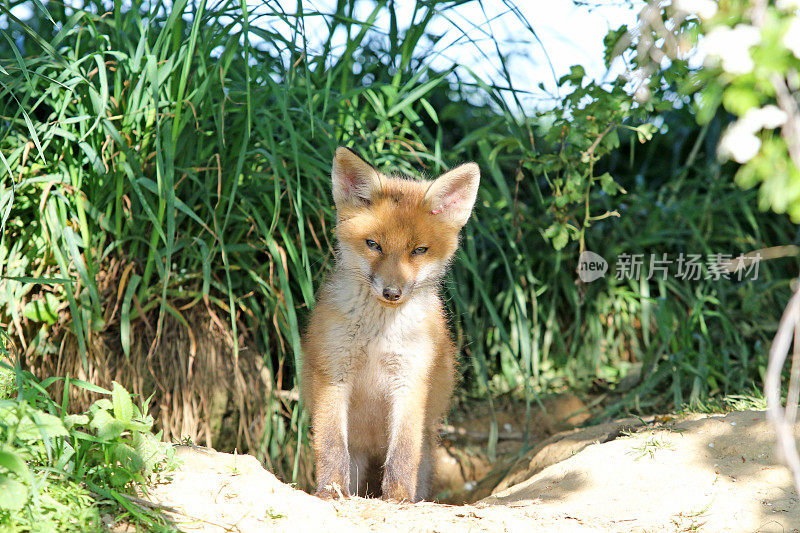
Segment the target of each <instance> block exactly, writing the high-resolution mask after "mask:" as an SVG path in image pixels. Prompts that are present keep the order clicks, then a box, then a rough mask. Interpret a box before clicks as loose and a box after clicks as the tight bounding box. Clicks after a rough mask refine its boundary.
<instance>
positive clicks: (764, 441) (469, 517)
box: [147, 411, 800, 533]
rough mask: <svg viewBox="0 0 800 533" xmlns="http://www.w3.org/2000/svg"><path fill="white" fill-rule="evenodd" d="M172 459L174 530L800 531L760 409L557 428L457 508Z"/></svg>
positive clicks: (211, 456)
mask: <svg viewBox="0 0 800 533" xmlns="http://www.w3.org/2000/svg"><path fill="white" fill-rule="evenodd" d="M798 429H800V425H799V426H798ZM177 456H178V457H179V458H180V459H181V460H182V465H181V466H180V467H179V468H178V470H176V471H175V472H174V473H173V475H172V480H171V481H170V482H168V483H165V484H161V485H158V486H155V487H153V488H152V489H151V490H150V491H149V493H148V495H147V498H148V499H149V500H150V501H152V502H153V503H154V504H156V505H159V506H162V507H164V508H165V509H166V511H167V514H168V515H169V516H171V518H173V519H174V520H175V522H176V524H177V525H178V527H180V529H182V530H184V531H208V532H222V531H241V532H250V531H253V532H255V531H265V530H270V531H306V530H308V531H392V532H395V533H396V532H398V531H442V532H449V531H465V530H466V531H537V530H541V531H548V532H550V531H570V532H571V531H620V532H622V531H624V532H629V531H634V532H645V531H647V532H662V531H663V532H678V531H725V532H739V531H741V532H753V531H763V532H781V533H791V532H794V533H800V501H799V500H798V496H797V493H796V491H795V490H794V488H793V487H792V482H791V477H790V475H789V473H788V471H787V470H786V468H784V467H783V466H781V465H779V464H778V460H777V457H776V453H775V441H774V434H773V431H772V428H771V426H769V424H768V423H767V421H766V419H765V415H764V413H763V412H761V411H740V412H733V413H728V414H727V415H690V416H688V417H684V418H682V419H680V420H678V419H676V418H674V417H652V418H650V419H647V420H638V419H630V420H619V421H616V422H612V423H608V424H603V425H599V426H593V427H589V428H585V429H578V430H572V431H567V432H562V433H558V434H556V435H554V436H552V437H550V438H549V439H546V440H545V441H544V442H542V443H541V444H539V445H538V446H536V447H535V448H534V449H533V450H531V451H530V452H529V453H528V454H526V455H525V456H524V457H522V458H521V459H516V460H508V461H501V462H500V463H499V464H498V465H497V466H495V467H494V468H493V469H491V470H489V469H488V466H487V465H484V467H483V468H482V472H480V473H482V474H484V475H486V476H487V477H486V479H489V478H491V480H490V481H483V482H478V483H476V484H475V487H470V488H472V490H471V491H463V490H462V491H461V492H460V493H458V491H456V494H457V496H458V498H461V499H462V500H465V501H470V500H474V499H475V498H481V499H479V500H478V501H476V502H474V503H470V504H465V505H448V504H442V503H432V502H421V503H417V504H408V503H393V502H385V501H381V500H376V499H363V498H348V499H338V500H333V501H323V500H320V499H318V498H316V497H314V496H311V495H309V494H307V493H305V492H302V491H300V490H297V489H295V488H293V487H291V486H289V485H287V484H284V483H282V482H280V481H279V480H278V479H277V478H276V477H275V476H274V475H273V474H271V473H270V472H268V471H266V470H264V469H263V468H262V467H261V465H260V463H259V462H258V460H257V459H255V458H254V457H252V456H248V455H231V454H223V453H219V452H215V451H214V450H211V449H208V448H200V447H193V446H179V447H178V450H177ZM442 456H443V457H445V458H446V457H447V456H448V455H447V454H446V453H445V452H443V455H442ZM479 470H481V469H476V470H473V471H472V473H473V474H475V473H477V472H478V471H479ZM467 492H468V493H467ZM458 498H456V499H458Z"/></svg>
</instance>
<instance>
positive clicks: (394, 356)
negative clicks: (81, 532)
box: [328, 298, 433, 391]
mask: <svg viewBox="0 0 800 533" xmlns="http://www.w3.org/2000/svg"><path fill="white" fill-rule="evenodd" d="M430 305H431V304H430V302H428V301H427V298H419V299H415V300H411V301H409V302H407V303H406V304H404V305H403V306H401V307H400V308H397V309H387V308H384V307H381V306H380V305H378V304H377V302H374V301H369V300H368V299H366V298H365V299H364V300H363V301H362V305H360V306H357V307H355V308H353V309H352V310H351V311H352V312H349V313H347V314H346V316H347V318H348V320H347V322H346V323H345V325H344V327H336V328H332V329H331V331H329V332H328V346H329V357H330V358H331V362H332V363H334V364H333V365H332V367H333V368H341V369H342V372H343V374H344V375H342V376H340V377H341V378H343V379H344V380H345V381H350V382H351V383H352V384H353V386H354V387H365V388H370V389H373V390H381V391H387V390H391V389H395V388H397V387H401V386H403V385H404V384H407V383H409V382H410V381H411V380H412V379H413V378H415V377H416V376H417V375H418V374H419V372H424V371H425V369H426V365H427V364H428V361H429V360H430V355H431V351H432V346H433V343H432V341H431V339H430V333H429V329H428V328H427V327H426V326H425V319H426V317H427V311H428V309H429V308H430Z"/></svg>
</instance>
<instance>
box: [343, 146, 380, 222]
mask: <svg viewBox="0 0 800 533" xmlns="http://www.w3.org/2000/svg"><path fill="white" fill-rule="evenodd" d="M331 180H332V181H333V201H334V203H335V204H336V207H337V208H340V207H345V206H362V205H369V204H370V201H371V200H372V198H373V196H374V194H375V193H376V192H378V191H380V190H381V178H380V175H379V174H378V171H377V170H375V167H373V166H372V165H370V164H369V163H367V162H366V161H364V160H363V159H361V158H360V157H358V156H357V155H356V154H355V152H353V151H352V150H350V149H348V148H344V147H343V146H340V147H339V148H337V149H336V155H335V156H334V157H333V168H332V169H331Z"/></svg>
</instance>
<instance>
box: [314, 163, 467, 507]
mask: <svg viewBox="0 0 800 533" xmlns="http://www.w3.org/2000/svg"><path fill="white" fill-rule="evenodd" d="M331 177H332V181H333V200H334V203H335V204H336V213H337V223H336V237H337V240H338V250H337V257H336V265H335V268H334V270H333V272H332V274H331V275H330V277H329V279H328V280H327V281H326V283H325V284H324V285H323V287H322V288H321V290H320V292H319V294H318V298H317V306H316V308H315V309H314V312H313V313H312V314H311V318H310V320H309V324H308V329H307V332H306V334H305V336H304V338H303V351H304V353H305V359H304V361H303V370H302V375H303V399H304V401H305V404H306V406H307V407H308V408H309V409H310V412H311V426H312V430H313V435H314V448H315V450H314V451H315V457H316V463H317V494H318V495H320V496H322V497H331V496H333V495H334V494H336V491H337V489H338V490H340V491H341V492H342V493H343V494H345V495H349V494H355V493H362V494H365V493H366V490H371V491H372V492H377V491H376V489H377V487H375V486H374V485H373V486H372V487H368V488H366V487H365V483H366V481H367V474H368V470H370V474H372V475H370V478H373V479H375V477H376V476H375V474H376V473H377V479H378V480H380V479H381V477H380V473H381V469H382V481H381V482H380V489H381V490H380V494H381V495H382V497H384V498H389V499H395V500H409V501H418V500H421V499H425V498H426V497H428V492H429V490H430V484H431V476H432V473H433V472H432V470H433V452H434V447H435V445H436V436H437V435H436V429H437V424H438V422H439V419H440V418H441V417H442V416H443V415H444V413H445V410H446V409H447V407H448V404H449V401H450V395H451V393H452V390H453V381H454V367H455V347H454V345H453V343H452V341H451V339H450V332H449V330H448V326H447V318H446V317H445V313H444V309H443V306H442V302H441V300H440V299H439V296H438V289H439V285H440V281H441V280H442V277H443V276H444V274H445V271H446V269H447V266H448V263H449V262H450V260H451V259H452V257H453V254H454V253H455V251H456V248H457V247H458V234H459V231H460V230H461V228H462V227H463V226H464V224H465V223H466V222H467V219H468V218H469V216H470V213H471V212H472V206H473V204H474V203H475V197H476V195H477V192H478V182H479V180H480V171H479V169H478V165H476V164H475V163H466V164H464V165H461V166H459V167H456V168H454V169H453V170H450V171H449V172H446V173H445V174H443V175H442V176H440V177H439V178H438V179H436V180H435V181H428V182H426V181H417V180H414V179H410V178H405V177H389V176H386V175H384V174H381V173H380V172H378V171H377V170H376V169H375V168H374V167H372V166H371V165H370V164H369V163H367V162H365V161H364V160H363V159H361V158H360V157H358V156H357V155H356V154H355V153H353V152H351V151H350V150H348V149H346V148H339V149H337V150H336V156H335V157H334V159H333V169H332V172H331ZM365 489H366V490H365Z"/></svg>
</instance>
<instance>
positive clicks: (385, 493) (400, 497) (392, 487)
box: [381, 481, 417, 503]
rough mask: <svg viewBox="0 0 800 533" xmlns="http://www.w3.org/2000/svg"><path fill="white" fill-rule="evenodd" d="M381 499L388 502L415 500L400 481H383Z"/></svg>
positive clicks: (412, 501)
mask: <svg viewBox="0 0 800 533" xmlns="http://www.w3.org/2000/svg"><path fill="white" fill-rule="evenodd" d="M381 499H382V500H386V501H390V502H398V503H399V502H411V503H414V502H416V501H417V500H416V499H415V498H414V497H413V495H412V494H411V493H410V492H409V490H408V487H406V486H405V485H404V484H403V483H400V482H392V481H389V482H384V483H383V487H382V490H381Z"/></svg>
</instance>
